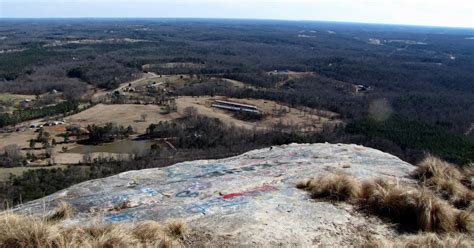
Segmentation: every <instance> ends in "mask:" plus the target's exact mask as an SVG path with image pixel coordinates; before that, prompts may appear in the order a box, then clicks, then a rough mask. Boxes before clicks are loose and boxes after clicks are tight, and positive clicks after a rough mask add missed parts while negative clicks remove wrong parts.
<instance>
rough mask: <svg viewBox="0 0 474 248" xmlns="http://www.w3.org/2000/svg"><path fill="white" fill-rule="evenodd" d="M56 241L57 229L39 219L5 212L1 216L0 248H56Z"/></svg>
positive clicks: (57, 238)
mask: <svg viewBox="0 0 474 248" xmlns="http://www.w3.org/2000/svg"><path fill="white" fill-rule="evenodd" d="M58 240H59V234H58V229H57V228H56V227H55V226H52V225H48V224H47V223H45V222H43V221H42V220H41V219H39V218H36V217H33V216H20V215H16V214H12V213H6V212H5V213H3V214H1V217H0V247H2V248H3V247H5V248H15V247H18V248H27V247H31V248H33V247H39V248H49V247H55V246H57V244H58Z"/></svg>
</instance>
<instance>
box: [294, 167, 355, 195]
mask: <svg viewBox="0 0 474 248" xmlns="http://www.w3.org/2000/svg"><path fill="white" fill-rule="evenodd" d="M297 186H300V188H303V189H305V190H307V191H309V192H310V193H311V197H313V198H328V199H331V200H336V201H346V200H352V199H356V198H358V197H359V195H360V191H361V187H360V183H359V182H357V180H356V179H355V178H354V177H352V176H349V175H347V174H328V175H324V176H319V177H316V178H313V179H311V180H309V181H305V182H302V183H299V184H298V185H297Z"/></svg>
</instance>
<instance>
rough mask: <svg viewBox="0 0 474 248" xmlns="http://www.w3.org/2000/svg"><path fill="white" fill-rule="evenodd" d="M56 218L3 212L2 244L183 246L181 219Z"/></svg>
mask: <svg viewBox="0 0 474 248" xmlns="http://www.w3.org/2000/svg"><path fill="white" fill-rule="evenodd" d="M54 220H55V221H54V222H52V221H47V220H46V219H45V218H39V217H35V216H23V215H16V214H13V213H10V212H4V213H2V216H1V217H0V248H3V247H5V248H7V247H8V248H29V247H31V248H33V247H35V248H36V247H37V248H56V247H57V248H62V247H118V248H122V247H123V248H126V247H180V246H181V245H180V242H179V238H181V237H183V235H184V232H185V227H184V224H182V223H180V222H178V221H173V222H170V224H168V225H167V226H166V227H163V226H161V225H159V224H158V223H156V222H154V221H145V222H139V223H128V224H104V223H99V224H92V225H84V226H76V225H74V226H67V227H65V226H63V225H62V224H61V223H60V222H58V221H56V220H58V219H57V218H54ZM171 223H172V224H171Z"/></svg>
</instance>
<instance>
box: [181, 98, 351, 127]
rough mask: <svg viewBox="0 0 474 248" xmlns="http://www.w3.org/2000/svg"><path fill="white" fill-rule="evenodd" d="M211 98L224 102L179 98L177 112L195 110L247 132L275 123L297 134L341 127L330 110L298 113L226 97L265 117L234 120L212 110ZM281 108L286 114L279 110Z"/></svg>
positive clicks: (276, 105)
mask: <svg viewBox="0 0 474 248" xmlns="http://www.w3.org/2000/svg"><path fill="white" fill-rule="evenodd" d="M214 99H221V100H223V99H225V98H224V97H208V96H206V97H179V98H178V99H177V100H176V103H177V105H178V112H180V111H183V109H185V108H186V107H195V108H196V109H197V110H198V112H199V114H201V115H205V116H208V117H214V118H218V119H220V120H221V121H223V122H224V123H226V124H229V125H230V124H232V125H236V126H238V127H244V128H248V129H252V128H254V127H255V128H258V129H265V128H271V127H272V126H273V125H274V124H277V123H282V124H284V125H290V124H291V125H296V126H297V127H298V128H299V129H300V131H309V130H312V131H320V130H321V129H322V128H323V125H324V124H325V123H326V124H332V125H335V124H341V123H343V122H342V121H341V120H338V114H337V113H334V112H330V111H322V110H314V109H306V110H304V111H303V110H299V109H296V108H290V107H287V106H284V105H281V104H279V103H276V102H274V101H269V100H261V99H234V98H226V99H227V100H228V101H235V102H239V103H244V104H250V105H256V106H257V107H258V108H259V109H260V110H261V111H262V112H263V113H264V114H265V117H264V119H263V120H261V121H256V122H248V121H243V120H239V119H236V118H235V117H234V116H233V114H232V113H231V112H229V111H225V110H220V109H216V108H212V107H211V102H212V100H214ZM281 109H284V110H286V111H281V113H279V110H281Z"/></svg>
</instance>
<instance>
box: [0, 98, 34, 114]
mask: <svg viewBox="0 0 474 248" xmlns="http://www.w3.org/2000/svg"><path fill="white" fill-rule="evenodd" d="M35 98H36V96H34V95H19V94H10V93H0V113H1V112H11V111H14V110H16V109H17V108H18V105H19V102H20V101H21V100H24V99H29V100H33V99H35Z"/></svg>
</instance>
